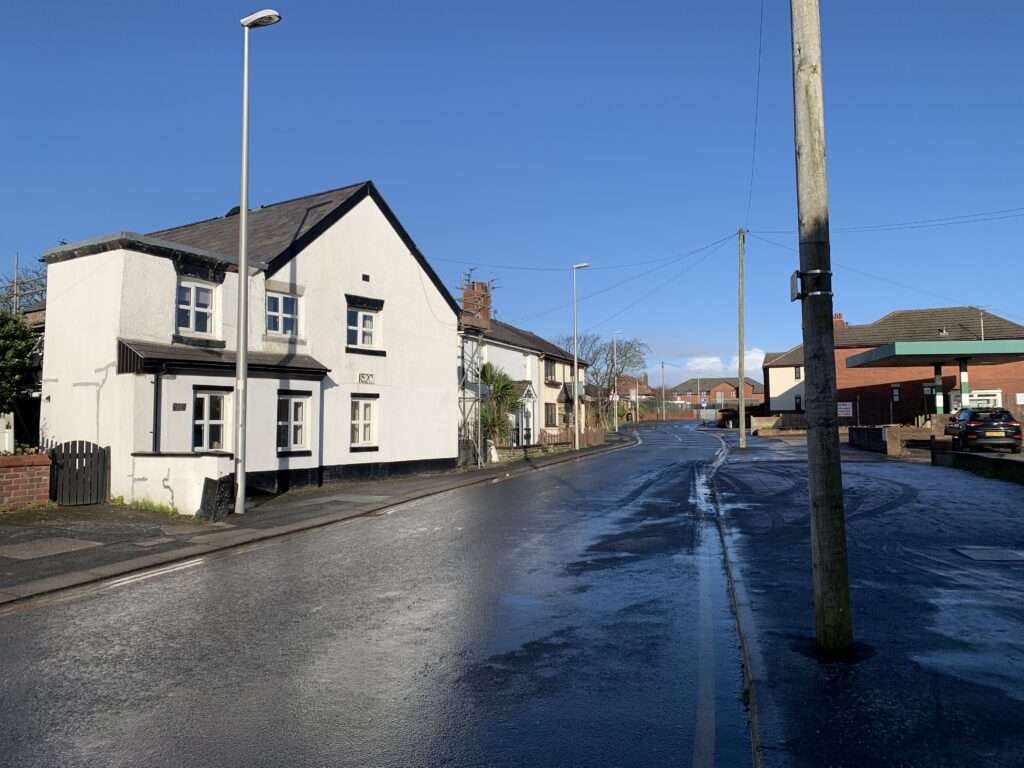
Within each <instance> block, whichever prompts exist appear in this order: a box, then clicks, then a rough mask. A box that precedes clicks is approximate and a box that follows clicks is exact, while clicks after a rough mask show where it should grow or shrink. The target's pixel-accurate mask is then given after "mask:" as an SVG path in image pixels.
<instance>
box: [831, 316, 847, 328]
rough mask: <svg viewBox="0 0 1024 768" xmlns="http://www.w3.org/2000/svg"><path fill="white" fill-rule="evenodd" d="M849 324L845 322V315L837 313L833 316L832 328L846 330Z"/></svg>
mask: <svg viewBox="0 0 1024 768" xmlns="http://www.w3.org/2000/svg"><path fill="white" fill-rule="evenodd" d="M848 325H849V323H848V322H846V321H845V320H843V313H842V312H836V313H835V314H834V315H832V327H833V328H845V327H846V326H848Z"/></svg>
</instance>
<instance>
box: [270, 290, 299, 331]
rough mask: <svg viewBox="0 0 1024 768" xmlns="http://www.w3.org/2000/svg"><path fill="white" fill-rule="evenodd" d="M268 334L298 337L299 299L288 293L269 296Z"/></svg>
mask: <svg viewBox="0 0 1024 768" xmlns="http://www.w3.org/2000/svg"><path fill="white" fill-rule="evenodd" d="M267 333H270V334H275V335H278V336H297V335H298V333H299V298H298V296H290V295H288V294H286V293H268V294H267Z"/></svg>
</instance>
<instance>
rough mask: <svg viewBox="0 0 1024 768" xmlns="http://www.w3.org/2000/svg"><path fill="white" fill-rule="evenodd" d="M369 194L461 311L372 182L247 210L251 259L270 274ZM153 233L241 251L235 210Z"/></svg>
mask: <svg viewBox="0 0 1024 768" xmlns="http://www.w3.org/2000/svg"><path fill="white" fill-rule="evenodd" d="M367 197H369V198H371V199H372V200H373V201H374V202H375V203H376V204H377V207H378V208H380V210H381V212H382V213H383V214H384V216H385V218H386V219H387V220H388V222H389V223H390V224H391V226H392V227H393V228H394V230H395V232H396V233H397V234H398V236H399V237H400V238H401V239H402V242H404V243H405V245H406V247H407V248H408V249H409V251H410V253H412V256H413V258H415V259H416V261H417V262H418V263H419V265H420V266H421V267H422V268H423V271H424V272H425V273H426V274H427V276H428V277H429V278H430V280H431V282H433V284H434V287H436V288H437V290H438V291H440V293H441V296H442V297H443V298H444V299H445V301H446V302H447V303H448V306H450V307H451V309H452V311H453V312H454V313H455V314H456V315H458V313H459V305H458V304H457V303H456V302H455V299H454V298H453V297H452V295H451V293H449V291H448V289H447V288H446V287H445V285H444V283H442V282H441V279H440V278H439V277H438V276H437V273H436V272H434V270H433V268H432V267H431V266H430V264H429V263H428V262H427V260H426V258H425V257H424V256H423V254H422V253H420V250H419V248H418V247H417V246H416V243H415V242H413V239H412V238H411V237H410V236H409V233H408V232H406V231H405V228H404V227H403V226H402V224H401V222H399V221H398V218H397V217H396V216H395V214H394V213H393V212H392V210H391V208H389V207H388V204H387V203H386V202H384V198H383V197H381V195H380V193H379V192H378V191H377V188H376V187H375V186H374V184H373V182H372V181H363V182H360V183H358V184H352V185H349V186H347V187H339V188H338V189H331V190H328V191H326V192H317V193H315V194H312V195H305V196H303V197H296V198H294V199H292V200H284V201H282V202H280V203H274V204H272V205H265V206H263V207H261V208H256V209H254V210H251V211H249V221H248V234H249V239H248V245H249V255H250V259H252V260H255V261H264V262H267V264H268V265H269V266H268V268H267V276H268V277H272V276H273V274H274V273H275V272H277V271H278V270H279V269H281V267H283V266H284V265H285V264H287V263H288V261H290V260H291V259H292V258H293V257H294V256H295V255H297V254H298V253H299V252H300V251H302V249H303V248H305V247H306V246H307V245H309V244H310V243H311V242H313V241H314V240H316V238H318V237H319V236H320V235H322V234H323V233H324V232H326V231H327V229H328V228H329V227H330V226H331V225H333V224H334V223H335V222H337V221H338V220H339V219H341V217H342V216H344V215H345V214H346V213H348V212H349V211H351V210H352V209H353V208H355V206H356V205H357V204H358V203H359V202H361V201H362V200H364V199H365V198H367ZM150 236H151V237H156V238H159V239H161V240H168V241H172V242H175V243H181V244H183V245H188V246H191V247H195V248H202V249H204V250H208V251H214V252H217V253H225V254H234V253H238V216H237V214H236V215H233V216H223V217H221V218H217V219H207V220H206V221H197V222H195V223H194V224H186V225H184V226H181V227H173V228H171V229H162V230H159V231H158V232H153V233H151V235H150Z"/></svg>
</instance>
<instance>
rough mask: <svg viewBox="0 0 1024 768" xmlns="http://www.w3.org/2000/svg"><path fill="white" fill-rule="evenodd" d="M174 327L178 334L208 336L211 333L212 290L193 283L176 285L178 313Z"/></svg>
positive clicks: (206, 286) (209, 287)
mask: <svg viewBox="0 0 1024 768" xmlns="http://www.w3.org/2000/svg"><path fill="white" fill-rule="evenodd" d="M175 325H176V327H177V329H178V332H179V333H182V332H184V333H195V334H201V335H204V336H209V335H210V334H212V333H213V288H212V287H211V286H209V285H203V284H202V283H193V282H180V283H178V311H177V317H176V322H175Z"/></svg>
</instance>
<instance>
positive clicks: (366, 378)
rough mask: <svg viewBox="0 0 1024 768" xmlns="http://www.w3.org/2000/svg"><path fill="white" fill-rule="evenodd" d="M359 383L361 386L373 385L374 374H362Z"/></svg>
mask: <svg viewBox="0 0 1024 768" xmlns="http://www.w3.org/2000/svg"><path fill="white" fill-rule="evenodd" d="M359 383H360V384H373V374H372V373H360V374H359Z"/></svg>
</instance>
